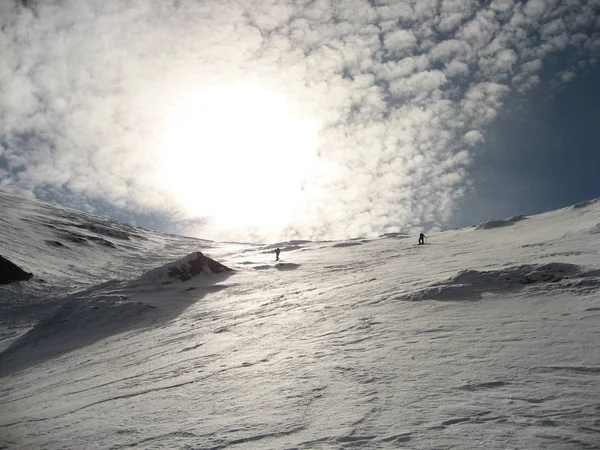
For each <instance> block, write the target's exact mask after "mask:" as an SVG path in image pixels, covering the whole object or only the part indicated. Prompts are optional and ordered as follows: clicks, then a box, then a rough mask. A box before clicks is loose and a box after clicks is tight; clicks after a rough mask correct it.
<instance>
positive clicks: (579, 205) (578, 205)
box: [571, 198, 599, 209]
mask: <svg viewBox="0 0 600 450" xmlns="http://www.w3.org/2000/svg"><path fill="white" fill-rule="evenodd" d="M598 200H599V199H597V198H594V199H592V200H586V201H585V202H579V203H575V204H574V205H573V206H571V209H581V208H585V207H587V206H590V205H593V204H594V203H597V202H598Z"/></svg>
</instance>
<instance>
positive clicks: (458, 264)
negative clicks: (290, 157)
mask: <svg viewBox="0 0 600 450" xmlns="http://www.w3.org/2000/svg"><path fill="white" fill-rule="evenodd" d="M0 203H1V204H0V206H1V207H2V210H3V211H7V213H6V214H3V215H2V218H1V219H0V220H2V227H1V229H0V242H1V244H2V251H1V252H0V254H1V255H2V256H4V257H6V258H7V259H9V260H11V261H12V262H14V263H15V264H18V265H19V266H20V267H22V268H23V269H24V270H26V271H28V272H31V273H33V274H34V278H32V279H31V280H28V281H25V282H20V283H17V284H12V285H6V286H0V295H1V296H0V301H1V304H2V310H1V311H0V312H2V313H3V314H2V322H1V326H2V327H3V335H4V336H5V338H6V339H5V347H8V346H9V344H10V347H9V348H7V349H6V350H5V351H4V352H3V353H2V354H1V355H0V372H1V376H2V382H1V383H0V408H1V412H2V414H1V417H0V447H2V446H3V447H7V448H21V447H24V448H113V449H117V448H123V447H132V446H136V447H138V448H226V447H227V448H273V449H279V448H300V449H317V448H346V447H352V448H356V447H361V448H398V447H401V448H403V447H406V448H447V447H460V448H561V449H562V448H599V444H598V443H599V442H600V419H598V417H600V350H599V349H598V345H597V343H598V338H599V336H600V321H599V320H600V257H599V255H600V202H586V203H585V204H580V205H575V206H573V207H570V208H564V209H561V210H558V211H553V212H549V213H546V214H541V215H537V216H525V217H519V218H518V219H519V220H515V219H514V218H513V219H507V220H504V221H488V222H485V223H484V224H480V225H479V226H478V227H473V228H468V229H461V230H453V231H446V232H442V233H438V234H431V235H430V236H429V240H428V245H422V246H418V245H416V237H409V238H407V237H406V236H404V235H390V236H386V237H382V238H380V239H374V240H364V239H356V240H350V241H347V242H308V241H294V242H287V243H277V244H273V245H265V246H261V245H242V244H220V243H215V242H208V241H201V240H196V239H189V238H182V237H177V236H167V235H162V234H160V233H156V232H153V231H150V230H143V229H139V228H135V227H131V226H127V225H123V224H118V223H115V222H112V221H109V220H107V219H99V218H97V217H94V216H90V215H87V214H83V213H79V212H76V211H72V210H66V209H63V208H58V207H56V206H52V205H48V204H40V203H36V202H29V201H24V200H23V199H19V198H17V197H14V196H10V195H0ZM275 247H279V248H281V250H282V253H281V256H280V258H281V260H282V261H280V262H275V261H274V255H273V253H272V252H273V249H274V248H275ZM196 252H202V255H201V256H200V255H199V254H198V253H196ZM205 257H207V258H212V259H211V260H210V261H209V260H204V259H203V258H205ZM213 260H215V261H213ZM193 261H197V263H194V262H193ZM211 261H213V262H211ZM219 263H220V264H223V265H225V266H226V267H228V268H231V269H233V270H232V271H228V270H225V269H223V270H221V269H219V267H220V266H219V265H218V264H219ZM194 268H195V269H194ZM192 269H193V270H192ZM196 269H198V270H196ZM182 274H183V275H182ZM38 318H40V319H41V320H39V321H38ZM29 328H30V329H29ZM26 329H29V331H28V332H26V333H24V334H22V333H23V331H25V330H26ZM19 334H22V335H21V336H20V337H18V338H17V335H19Z"/></svg>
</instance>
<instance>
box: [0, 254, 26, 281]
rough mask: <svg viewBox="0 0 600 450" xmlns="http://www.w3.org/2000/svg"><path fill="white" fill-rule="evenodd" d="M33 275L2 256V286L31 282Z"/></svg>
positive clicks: (0, 269) (0, 267) (0, 276)
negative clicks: (17, 282) (15, 282)
mask: <svg viewBox="0 0 600 450" xmlns="http://www.w3.org/2000/svg"><path fill="white" fill-rule="evenodd" d="M32 276H33V274H31V273H29V272H25V271H24V270H23V269H21V268H20V267H19V266H17V265H16V264H14V263H12V262H10V261H9V260H8V259H6V258H4V257H3V256H1V255H0V284H8V283H12V282H13V281H25V280H29V279H30V278H31V277H32Z"/></svg>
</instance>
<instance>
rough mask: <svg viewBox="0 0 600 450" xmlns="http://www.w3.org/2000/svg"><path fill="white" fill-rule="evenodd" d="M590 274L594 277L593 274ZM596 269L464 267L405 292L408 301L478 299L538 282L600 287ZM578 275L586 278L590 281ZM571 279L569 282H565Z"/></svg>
mask: <svg viewBox="0 0 600 450" xmlns="http://www.w3.org/2000/svg"><path fill="white" fill-rule="evenodd" d="M590 275H591V276H590ZM594 275H596V274H595V272H593V273H591V274H590V273H583V269H582V268H581V267H579V266H576V265H574V264H567V263H550V264H543V265H528V264H524V265H520V266H515V267H507V268H504V269H499V270H490V271H480V270H472V269H471V270H463V271H461V272H459V273H458V274H456V275H455V276H453V277H451V278H450V279H448V280H446V281H444V282H440V283H434V284H433V285H431V286H430V287H428V288H426V289H423V290H421V291H417V292H413V293H411V294H408V295H406V297H405V299H406V300H426V299H432V300H474V299H476V300H478V299H481V297H482V295H484V294H485V293H496V294H497V293H499V292H502V291H510V290H514V289H522V288H524V287H525V286H528V285H531V284H537V283H559V282H564V283H562V284H561V286H563V287H573V286H585V285H586V284H587V285H588V286H600V280H599V279H598V277H597V275H596V276H594ZM578 278H585V279H586V281H587V283H585V282H583V283H582V282H581V280H579V279H578ZM566 281H569V282H566Z"/></svg>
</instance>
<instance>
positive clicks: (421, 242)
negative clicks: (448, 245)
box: [419, 233, 427, 245]
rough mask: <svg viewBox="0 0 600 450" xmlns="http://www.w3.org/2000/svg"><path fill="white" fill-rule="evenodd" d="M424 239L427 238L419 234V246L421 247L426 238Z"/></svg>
mask: <svg viewBox="0 0 600 450" xmlns="http://www.w3.org/2000/svg"><path fill="white" fill-rule="evenodd" d="M426 237H427V236H425V235H424V234H423V233H421V234H420V235H419V245H423V244H424V243H425V238H426Z"/></svg>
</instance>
